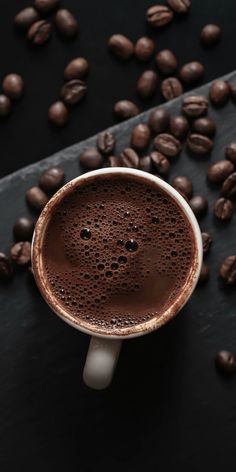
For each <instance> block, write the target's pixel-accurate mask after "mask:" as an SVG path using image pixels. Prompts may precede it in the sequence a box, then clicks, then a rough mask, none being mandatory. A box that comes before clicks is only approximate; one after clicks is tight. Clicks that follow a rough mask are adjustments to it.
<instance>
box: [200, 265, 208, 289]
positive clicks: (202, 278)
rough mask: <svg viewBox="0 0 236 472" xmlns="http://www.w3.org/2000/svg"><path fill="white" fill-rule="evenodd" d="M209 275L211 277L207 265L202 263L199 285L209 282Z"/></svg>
mask: <svg viewBox="0 0 236 472" xmlns="http://www.w3.org/2000/svg"><path fill="white" fill-rule="evenodd" d="M209 275H210V271H209V267H208V265H207V264H205V262H202V267H201V271H200V274H199V279H198V283H199V285H201V284H204V283H205V282H207V280H208V279H209Z"/></svg>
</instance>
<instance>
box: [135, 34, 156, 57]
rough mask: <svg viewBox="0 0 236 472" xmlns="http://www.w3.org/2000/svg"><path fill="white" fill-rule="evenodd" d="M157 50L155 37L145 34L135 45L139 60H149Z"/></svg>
mask: <svg viewBox="0 0 236 472" xmlns="http://www.w3.org/2000/svg"><path fill="white" fill-rule="evenodd" d="M154 51H155V43H154V41H153V39H151V38H148V37H147V36H143V37H142V38H139V39H138V41H137V42H136V44H135V47H134V53H135V56H136V57H137V59H138V60H139V61H143V62H145V61H149V59H151V57H152V56H153V54H154Z"/></svg>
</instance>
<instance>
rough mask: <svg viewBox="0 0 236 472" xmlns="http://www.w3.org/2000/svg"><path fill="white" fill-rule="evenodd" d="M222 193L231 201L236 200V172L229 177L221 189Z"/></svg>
mask: <svg viewBox="0 0 236 472" xmlns="http://www.w3.org/2000/svg"><path fill="white" fill-rule="evenodd" d="M221 193H222V195H223V196H224V197H226V198H229V199H230V200H236V172H234V173H233V174H231V175H229V177H227V179H226V180H225V181H224V183H223V185H222V189H221Z"/></svg>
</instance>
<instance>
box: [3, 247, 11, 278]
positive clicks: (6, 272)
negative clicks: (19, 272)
mask: <svg viewBox="0 0 236 472" xmlns="http://www.w3.org/2000/svg"><path fill="white" fill-rule="evenodd" d="M12 276H13V267H12V263H11V261H10V259H9V257H7V256H6V255H5V254H3V252H0V280H9V279H11V278H12Z"/></svg>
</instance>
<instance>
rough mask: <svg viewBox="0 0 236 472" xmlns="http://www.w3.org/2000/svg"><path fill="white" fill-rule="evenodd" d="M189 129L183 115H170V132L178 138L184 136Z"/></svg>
mask: <svg viewBox="0 0 236 472" xmlns="http://www.w3.org/2000/svg"><path fill="white" fill-rule="evenodd" d="M188 130H189V123H188V120H187V119H186V118H185V116H182V115H180V116H172V117H171V118H170V132H171V134H173V135H174V136H175V137H176V138H178V139H180V140H181V139H183V138H185V136H186V134H187V132H188Z"/></svg>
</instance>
